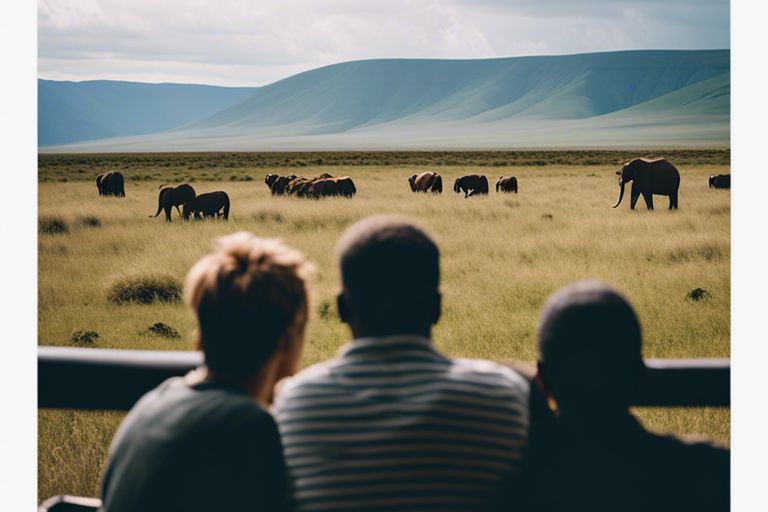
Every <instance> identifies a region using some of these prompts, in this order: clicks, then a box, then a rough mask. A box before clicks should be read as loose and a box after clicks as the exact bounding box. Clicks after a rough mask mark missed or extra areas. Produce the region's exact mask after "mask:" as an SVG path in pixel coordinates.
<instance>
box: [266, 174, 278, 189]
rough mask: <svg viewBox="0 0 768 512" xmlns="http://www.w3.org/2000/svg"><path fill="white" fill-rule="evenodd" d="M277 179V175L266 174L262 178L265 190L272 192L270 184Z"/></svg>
mask: <svg viewBox="0 0 768 512" xmlns="http://www.w3.org/2000/svg"><path fill="white" fill-rule="evenodd" d="M277 178H279V176H278V175H277V174H267V175H266V176H265V177H264V183H266V184H267V188H268V189H270V190H272V184H273V183H274V182H275V180H276V179H277Z"/></svg>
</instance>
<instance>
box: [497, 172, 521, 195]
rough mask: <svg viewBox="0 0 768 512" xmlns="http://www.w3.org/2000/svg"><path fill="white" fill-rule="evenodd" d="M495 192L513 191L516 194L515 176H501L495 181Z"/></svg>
mask: <svg viewBox="0 0 768 512" xmlns="http://www.w3.org/2000/svg"><path fill="white" fill-rule="evenodd" d="M496 192H514V193H515V194H517V178H516V177H514V176H502V177H501V178H499V181H497V182H496Z"/></svg>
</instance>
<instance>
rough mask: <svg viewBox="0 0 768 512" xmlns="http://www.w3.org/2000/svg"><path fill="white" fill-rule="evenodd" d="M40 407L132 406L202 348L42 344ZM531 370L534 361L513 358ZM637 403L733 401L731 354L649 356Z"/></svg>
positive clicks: (198, 359)
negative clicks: (726, 356)
mask: <svg viewBox="0 0 768 512" xmlns="http://www.w3.org/2000/svg"><path fill="white" fill-rule="evenodd" d="M37 361H38V362H37V364H38V407H39V408H57V409H84V410H95V409H98V410H103V409H111V410H123V411H126V410H128V409H130V408H131V407H132V406H133V404H134V403H136V401H137V400H138V399H139V398H140V397H141V396H142V395H143V394H144V393H146V392H147V391H149V390H150V389H152V388H154V387H155V386H157V385H158V384H159V383H160V382H162V381H163V380H165V379H167V378H169V377H172V376H175V375H183V374H184V373H186V372H187V371H189V370H190V369H192V368H195V367H197V366H199V365H200V364H201V363H202V354H201V353H200V352H177V351H144V350H107V349H89V348H68V347H39V348H38V356H37ZM505 364H508V365H509V366H511V367H513V368H516V369H518V370H519V371H521V372H522V373H523V374H526V375H527V376H529V377H530V376H531V374H532V373H533V366H532V365H530V364H525V363H516V362H508V363H505ZM645 364H646V367H647V371H646V372H645V375H644V378H643V385H642V387H641V390H640V394H639V396H637V398H636V400H635V405H638V406H660V407H666V406H669V407H672V406H716V407H728V406H730V403H731V396H730V394H731V392H730V378H731V367H730V360H728V359H650V360H647V361H646V362H645Z"/></svg>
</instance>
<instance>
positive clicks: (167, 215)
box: [163, 205, 173, 222]
mask: <svg viewBox="0 0 768 512" xmlns="http://www.w3.org/2000/svg"><path fill="white" fill-rule="evenodd" d="M163 210H164V211H165V220H166V222H171V211H173V210H172V208H171V206H169V205H166V206H165V207H163Z"/></svg>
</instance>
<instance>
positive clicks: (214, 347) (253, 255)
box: [184, 231, 312, 378]
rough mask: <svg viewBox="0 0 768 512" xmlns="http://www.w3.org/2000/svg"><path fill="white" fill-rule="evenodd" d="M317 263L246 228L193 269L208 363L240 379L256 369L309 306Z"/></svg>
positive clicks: (190, 280)
mask: <svg viewBox="0 0 768 512" xmlns="http://www.w3.org/2000/svg"><path fill="white" fill-rule="evenodd" d="M311 272H312V266H311V264H309V263H307V262H306V260H305V259H304V256H303V255H302V254H301V253H300V252H299V251H297V250H295V249H292V248H290V247H288V246H286V245H285V244H283V243H282V242H281V241H280V240H276V239H264V238H259V237H257V236H255V235H253V234H251V233H248V232H245V231H242V232H239V233H235V234H232V235H229V236H225V237H222V238H219V239H218V240H217V241H216V244H215V251H214V252H212V253H211V254H208V255H207V256H204V257H203V258H202V259H200V261H198V262H197V263H196V264H195V265H194V266H193V267H192V269H191V270H190V271H189V274H187V279H186V282H185V286H184V295H185V300H186V302H187V304H188V305H189V306H190V307H191V308H192V309H193V310H194V312H195V314H196V315H197V322H198V335H199V337H200V345H201V346H202V349H203V352H204V354H205V364H206V365H207V366H208V368H210V369H211V370H212V371H213V372H217V373H220V374H225V375H229V376H232V377H236V378H243V377H249V376H252V375H254V374H256V373H257V372H258V371H259V370H260V369H261V367H262V366H263V365H264V363H265V362H266V361H267V360H268V359H269V358H270V357H271V356H272V354H273V353H274V352H275V350H276V349H277V345H278V341H279V340H280V338H281V337H282V336H283V335H284V334H285V333H286V331H287V330H288V328H289V327H291V326H292V325H293V324H294V322H296V321H297V318H298V315H299V314H300V313H302V312H303V313H304V314H305V315H306V310H307V307H308V304H307V303H308V279H309V274H310V273H311Z"/></svg>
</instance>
